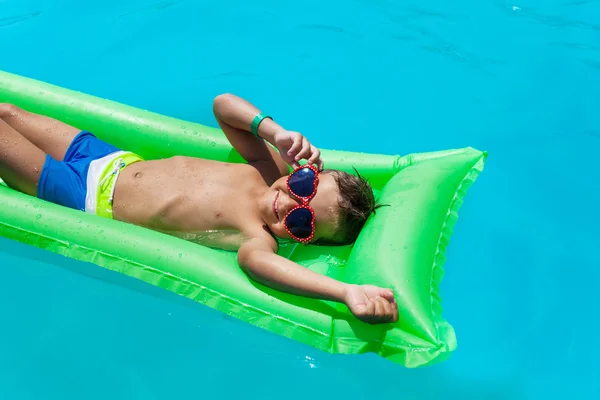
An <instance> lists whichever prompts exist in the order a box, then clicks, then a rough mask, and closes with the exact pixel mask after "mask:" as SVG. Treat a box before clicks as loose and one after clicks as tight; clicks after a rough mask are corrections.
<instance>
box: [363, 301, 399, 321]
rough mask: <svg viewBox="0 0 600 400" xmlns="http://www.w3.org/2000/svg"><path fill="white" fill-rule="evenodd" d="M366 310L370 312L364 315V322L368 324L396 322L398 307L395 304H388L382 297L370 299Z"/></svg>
mask: <svg viewBox="0 0 600 400" xmlns="http://www.w3.org/2000/svg"><path fill="white" fill-rule="evenodd" d="M367 309H368V310H372V313H371V312H368V313H367V314H366V315H367V316H368V317H367V318H366V322H369V323H375V324H377V323H386V322H396V321H398V305H397V304H396V303H395V302H393V303H392V302H390V301H388V300H386V299H384V298H383V297H375V298H372V299H370V301H369V302H368V304H367Z"/></svg>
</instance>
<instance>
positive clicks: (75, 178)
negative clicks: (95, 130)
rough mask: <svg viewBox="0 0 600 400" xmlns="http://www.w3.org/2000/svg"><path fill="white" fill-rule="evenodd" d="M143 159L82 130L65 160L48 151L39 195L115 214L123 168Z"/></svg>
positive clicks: (91, 210)
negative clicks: (114, 206) (115, 198)
mask: <svg viewBox="0 0 600 400" xmlns="http://www.w3.org/2000/svg"><path fill="white" fill-rule="evenodd" d="M141 160H142V159H141V158H140V157H139V156H137V155H135V154H133V153H131V152H125V151H122V150H120V149H118V148H117V147H115V146H113V145H111V144H109V143H106V142H104V141H102V140H100V139H98V138H97V137H96V136H94V135H93V134H92V133H90V132H88V131H82V132H80V133H79V134H78V135H77V136H75V138H74V139H73V141H72V142H71V144H70V146H69V148H68V149H67V152H66V153H65V157H64V159H63V161H57V160H55V159H54V158H52V157H51V156H49V155H46V161H45V163H44V167H43V168H42V172H41V174H40V178H39V181H38V188H37V196H38V197H39V198H40V199H43V200H46V201H50V202H52V203H56V204H59V205H62V206H65V207H69V208H74V209H77V210H81V211H86V212H89V213H93V214H97V215H102V216H107V217H112V196H113V194H114V187H115V184H116V180H117V178H118V175H119V172H120V171H121V170H122V169H123V168H125V167H126V166H127V165H129V164H131V163H133V162H136V161H141Z"/></svg>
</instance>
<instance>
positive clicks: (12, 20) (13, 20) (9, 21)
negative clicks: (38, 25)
mask: <svg viewBox="0 0 600 400" xmlns="http://www.w3.org/2000/svg"><path fill="white" fill-rule="evenodd" d="M40 15H42V12H41V11H35V12H32V13H28V14H21V15H15V16H13V17H4V18H0V28H4V27H5V26H9V25H14V24H19V23H21V22H25V21H28V20H30V19H31V18H35V17H37V16H40Z"/></svg>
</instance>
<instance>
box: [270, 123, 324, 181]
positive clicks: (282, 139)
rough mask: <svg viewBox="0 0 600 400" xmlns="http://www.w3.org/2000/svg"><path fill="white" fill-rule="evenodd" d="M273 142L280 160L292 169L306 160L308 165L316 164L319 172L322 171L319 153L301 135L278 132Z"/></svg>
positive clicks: (283, 131)
mask: <svg viewBox="0 0 600 400" xmlns="http://www.w3.org/2000/svg"><path fill="white" fill-rule="evenodd" d="M273 142H274V143H273V145H274V146H275V147H277V149H278V150H279V154H280V155H281V158H283V160H284V161H285V162H286V163H288V164H289V165H291V166H292V167H293V168H296V167H298V166H299V165H300V164H299V161H300V160H302V159H306V160H308V163H309V164H316V166H317V169H318V170H319V171H321V170H322V169H323V160H322V159H321V152H320V151H319V149H317V148H316V147H315V146H314V145H312V144H311V143H310V142H309V141H308V139H306V137H304V136H303V135H302V134H300V133H298V132H292V131H286V130H280V131H278V132H277V133H276V134H275V136H274V137H273Z"/></svg>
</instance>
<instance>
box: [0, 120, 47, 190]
mask: <svg viewBox="0 0 600 400" xmlns="http://www.w3.org/2000/svg"><path fill="white" fill-rule="evenodd" d="M45 161H46V154H44V152H43V151H42V150H40V149H39V148H37V147H36V146H35V145H34V144H33V143H31V142H30V141H29V140H27V139H26V138H25V137H23V136H22V135H21V134H19V132H17V131H16V130H15V129H14V128H13V127H11V126H10V125H8V124H7V123H6V122H4V121H3V120H2V119H0V177H1V178H2V179H3V180H4V181H5V182H6V183H7V184H8V186H10V187H12V188H14V189H16V190H19V191H21V192H24V193H27V194H30V195H32V196H35V195H36V194H37V183H38V179H39V177H40V173H41V171H42V168H43V167H44V163H45Z"/></svg>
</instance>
